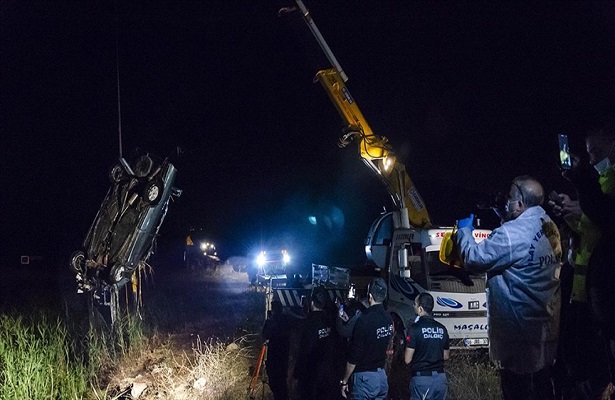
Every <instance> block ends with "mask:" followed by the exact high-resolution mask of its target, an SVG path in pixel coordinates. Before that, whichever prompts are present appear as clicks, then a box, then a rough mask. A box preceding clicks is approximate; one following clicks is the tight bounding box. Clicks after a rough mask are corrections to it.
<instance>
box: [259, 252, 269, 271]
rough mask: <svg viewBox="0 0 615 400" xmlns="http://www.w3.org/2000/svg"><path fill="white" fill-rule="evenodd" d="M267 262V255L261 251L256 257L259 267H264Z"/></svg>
mask: <svg viewBox="0 0 615 400" xmlns="http://www.w3.org/2000/svg"><path fill="white" fill-rule="evenodd" d="M266 262H267V257H266V256H265V252H262V253H260V254H259V255H258V256H257V257H256V265H258V266H259V267H262V266H263V265H265V263H266Z"/></svg>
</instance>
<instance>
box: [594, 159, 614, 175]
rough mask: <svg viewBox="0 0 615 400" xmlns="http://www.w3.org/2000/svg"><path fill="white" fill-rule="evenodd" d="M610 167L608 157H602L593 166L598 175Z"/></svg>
mask: <svg viewBox="0 0 615 400" xmlns="http://www.w3.org/2000/svg"><path fill="white" fill-rule="evenodd" d="M610 167H611V160H609V158H608V157H604V158H603V159H602V160H601V161H600V162H598V163H596V165H594V168H595V169H596V171H598V173H599V174H600V175H602V174H603V173H604V172H606V170H607V169H609V168H610Z"/></svg>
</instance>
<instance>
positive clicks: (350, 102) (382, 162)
mask: <svg viewBox="0 0 615 400" xmlns="http://www.w3.org/2000/svg"><path fill="white" fill-rule="evenodd" d="M314 80H315V81H318V82H320V83H321V85H322V87H323V88H324V89H325V91H326V92H327V94H328V95H329V98H330V99H331V101H332V102H333V104H334V105H335V107H336V108H337V111H338V112H339V113H340V116H341V117H342V119H343V120H344V122H345V123H346V124H347V126H346V128H345V129H344V135H343V136H342V137H341V138H340V142H339V146H340V147H345V146H347V145H348V144H349V143H350V142H351V141H352V140H354V141H355V142H356V143H357V145H358V148H359V155H360V156H361V159H362V160H363V162H364V163H365V164H366V165H367V166H368V167H369V168H370V169H371V170H372V171H374V172H375V173H376V174H377V175H378V176H379V177H380V178H381V180H382V181H383V183H384V184H385V186H386V188H387V190H388V192H389V194H390V195H391V197H392V199H393V203H394V204H395V206H396V207H398V208H399V209H402V208H406V209H407V210H408V218H409V220H410V224H411V225H412V226H414V227H418V228H426V227H429V226H431V220H430V218H429V213H428V212H427V207H426V206H425V202H424V201H423V198H422V197H421V195H420V194H419V192H418V191H417V189H416V187H415V186H414V183H412V179H410V176H409V175H408V173H407V172H406V167H405V165H404V164H403V163H401V162H399V161H398V160H397V157H395V153H394V152H393V149H392V148H391V145H390V144H389V143H388V139H387V138H386V137H384V136H379V135H376V134H374V133H373V131H372V129H371V128H370V126H369V124H368V123H367V121H366V120H365V117H364V116H363V114H362V113H361V110H360V109H359V106H358V105H357V103H356V101H355V100H354V98H353V97H352V95H351V94H350V91H349V90H348V88H347V87H346V85H345V84H344V81H343V80H342V77H341V76H340V74H339V72H338V71H337V70H336V69H335V68H330V69H325V70H321V71H318V73H317V74H316V77H315V78H314Z"/></svg>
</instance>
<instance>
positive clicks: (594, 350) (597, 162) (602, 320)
mask: <svg viewBox="0 0 615 400" xmlns="http://www.w3.org/2000/svg"><path fill="white" fill-rule="evenodd" d="M585 146H586V151H587V156H588V157H587V159H586V160H585V159H582V158H581V157H579V156H576V155H574V154H573V155H572V156H571V159H572V164H571V168H570V169H563V172H562V176H563V177H564V178H565V179H567V180H568V181H570V182H571V183H572V184H573V186H574V187H575V189H576V192H577V195H578V200H577V201H574V200H571V198H570V196H569V195H567V194H564V193H562V194H560V195H559V198H560V199H561V204H558V203H557V202H556V201H553V200H552V201H550V202H549V205H550V206H551V208H552V210H553V212H554V213H555V214H556V215H557V216H561V217H563V219H564V221H565V222H566V223H567V224H568V225H569V226H570V228H571V229H572V230H573V231H575V232H576V233H577V234H578V236H579V243H578V247H577V248H576V256H575V258H574V277H573V288H572V294H571V303H570V307H569V310H570V313H569V314H570V317H569V319H567V320H565V321H563V323H564V324H565V328H564V329H565V330H566V331H567V332H568V335H570V336H571V337H572V338H573V339H572V341H573V343H574V347H573V351H572V354H569V355H568V357H567V359H568V360H569V368H570V369H571V370H572V372H573V377H572V378H573V379H574V380H575V381H577V384H576V386H577V387H589V388H590V392H591V394H590V395H591V397H592V398H598V396H599V395H600V394H601V392H602V389H603V388H604V387H605V385H606V384H607V383H608V382H612V381H613V377H610V376H608V371H609V368H608V364H607V362H608V361H609V360H606V359H605V356H606V355H608V354H609V352H606V351H605V349H608V348H611V351H610V353H611V354H610V359H611V363H612V362H613V361H612V360H613V356H614V354H613V353H615V342H614V340H615V328H614V327H613V326H615V323H614V322H613V321H615V315H613V310H612V305H611V306H610V307H605V302H606V301H615V299H613V298H612V297H613V296H612V293H613V292H614V291H615V286H614V285H615V277H614V276H612V274H613V271H614V270H615V267H614V265H613V260H614V258H613V257H615V255H613V254H610V253H612V251H613V250H612V249H615V242H613V238H614V236H613V235H614V233H613V231H612V229H613V223H615V221H613V219H612V213H613V208H615V207H614V204H613V203H612V199H613V196H615V167H614V166H613V165H614V164H615V132H614V130H613V125H612V124H609V125H605V126H602V127H600V128H598V129H594V130H591V131H589V132H588V134H587V135H586V138H585ZM609 199H610V200H609ZM609 250H610V253H609ZM611 304H613V303H611ZM596 324H597V325H598V327H599V328H600V333H599V334H598V333H597V332H596V329H595V328H594V327H595V326H596ZM601 335H606V337H607V338H609V341H610V343H609V344H610V346H607V343H605V342H604V340H603V339H602V338H601V337H600V336H601Z"/></svg>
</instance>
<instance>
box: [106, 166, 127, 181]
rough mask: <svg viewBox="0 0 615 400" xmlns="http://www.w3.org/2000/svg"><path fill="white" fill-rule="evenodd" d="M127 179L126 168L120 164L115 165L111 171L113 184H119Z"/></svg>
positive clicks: (110, 175) (110, 177) (110, 176)
mask: <svg viewBox="0 0 615 400" xmlns="http://www.w3.org/2000/svg"><path fill="white" fill-rule="evenodd" d="M125 177H126V173H125V172H124V168H122V166H121V165H120V164H115V165H114V166H113V167H112V168H111V171H109V180H110V181H111V182H113V183H117V182H119V181H121V180H122V179H124V178H125Z"/></svg>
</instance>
